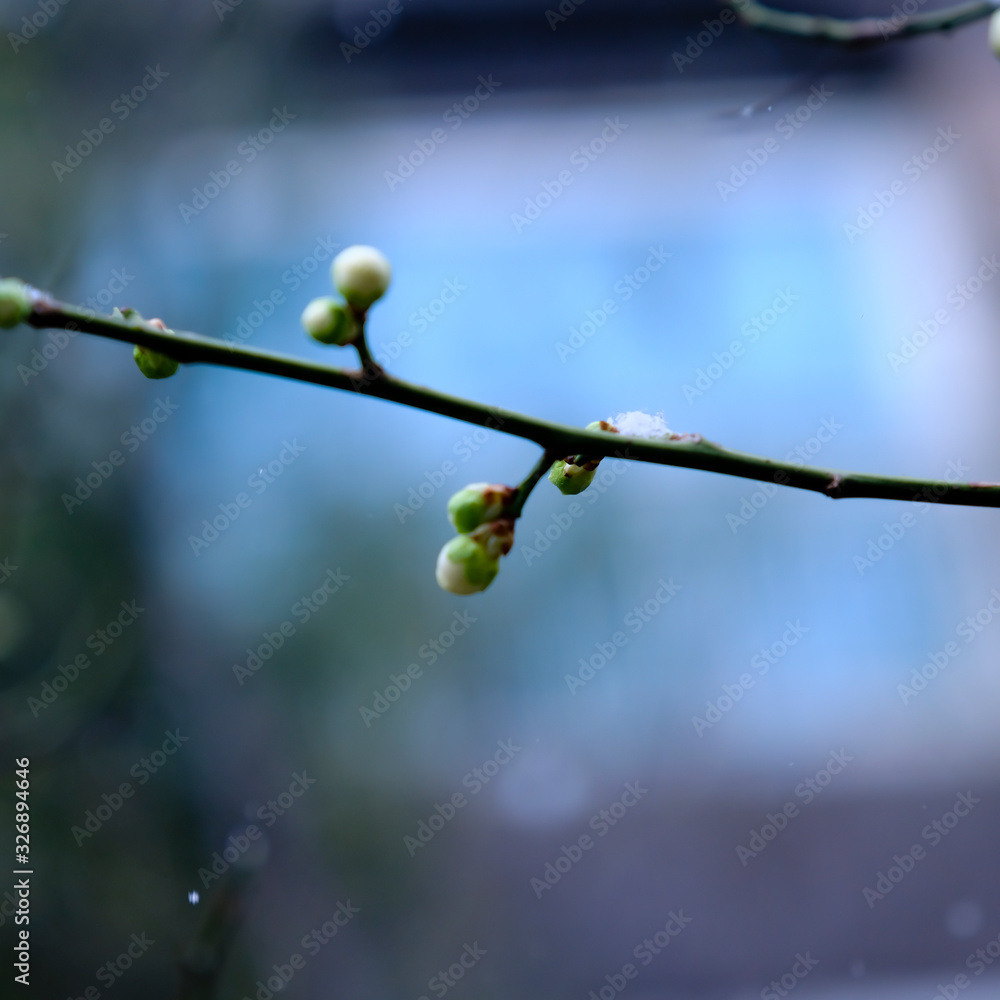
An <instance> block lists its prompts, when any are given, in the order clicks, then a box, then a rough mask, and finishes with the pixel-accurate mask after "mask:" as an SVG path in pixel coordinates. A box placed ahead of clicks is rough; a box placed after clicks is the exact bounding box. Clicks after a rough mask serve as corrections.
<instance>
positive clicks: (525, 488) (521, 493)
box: [504, 451, 555, 518]
mask: <svg viewBox="0 0 1000 1000" xmlns="http://www.w3.org/2000/svg"><path fill="white" fill-rule="evenodd" d="M554 461H555V459H554V458H553V457H552V453H551V452H548V451H543V452H542V457H541V458H540V459H539V460H538V462H537V463H536V465H535V467H534V468H533V469H532V470H531V472H529V473H528V477H527V479H525V480H524V482H523V483H521V485H520V486H518V488H517V495H516V496H515V497H514V502H513V503H512V504H511V505H510V507H508V508H507V510H506V512H505V514H504V516H505V517H511V518H518V517H520V516H521V511H522V510H524V505H525V503H526V502H527V500H528V497H530V496H531V491H532V490H533V489H534V488H535V484H536V483H537V482H538V480H539V479H541V478H542V476H544V475H545V473H546V472H548V471H549V469H551V468H552V463H553V462H554Z"/></svg>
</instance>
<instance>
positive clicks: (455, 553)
mask: <svg viewBox="0 0 1000 1000" xmlns="http://www.w3.org/2000/svg"><path fill="white" fill-rule="evenodd" d="M516 495H517V491H516V490H514V489H512V488H511V487H510V486H501V485H499V484H496V483H471V484H470V485H469V486H466V487H465V489H462V490H459V491H458V492H457V493H456V494H455V495H454V496H453V497H452V498H451V499H450V500H449V501H448V517H449V519H450V520H451V523H452V524H453V525H454V526H455V528H456V529H457V530H458V532H459V534H458V535H456V536H455V537H454V538H453V539H452V540H451V541H450V542H448V543H447V544H446V545H445V546H444V548H443V549H441V552H440V554H439V555H438V560H437V573H436V575H437V582H438V584H439V585H440V586H441V588H442V589H444V590H447V591H449V592H450V593H452V594H476V593H478V592H479V591H481V590H485V589H486V588H487V587H488V586H489V585H490V584H491V583H492V582H493V578H494V577H495V576H496V575H497V573H498V572H499V570H500V557H501V556H505V555H507V553H508V552H510V550H511V548H512V547H513V545H514V519H513V518H512V517H503V516H502V515H503V513H504V511H505V510H506V509H507V508H508V507H509V505H510V504H511V502H512V501H513V500H514V498H515V497H516Z"/></svg>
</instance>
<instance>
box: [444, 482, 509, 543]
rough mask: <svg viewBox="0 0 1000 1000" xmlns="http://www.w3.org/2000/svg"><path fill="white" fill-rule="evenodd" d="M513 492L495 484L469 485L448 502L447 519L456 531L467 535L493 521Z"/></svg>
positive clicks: (506, 487)
mask: <svg viewBox="0 0 1000 1000" xmlns="http://www.w3.org/2000/svg"><path fill="white" fill-rule="evenodd" d="M514 492H515V491H514V490H513V489H511V488H510V487H509V486H500V485H498V484H496V483H470V484H469V485H468V486H466V487H465V489H462V490H459V491H458V492H457V493H456V494H455V495H454V496H453V497H452V498H451V499H450V500H449V501H448V518H449V519H450V520H451V523H452V524H453V525H455V528H456V529H457V530H458V531H460V532H462V534H467V533H468V532H470V531H472V530H473V529H474V528H478V527H479V525H481V524H484V523H485V522H486V521H495V520H496V519H497V518H498V517H499V516H500V514H501V513H502V512H503V509H504V507H505V506H506V505H507V504H508V503H510V501H511V500H512V499H513V497H514Z"/></svg>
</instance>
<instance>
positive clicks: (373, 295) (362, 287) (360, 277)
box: [330, 246, 392, 312]
mask: <svg viewBox="0 0 1000 1000" xmlns="http://www.w3.org/2000/svg"><path fill="white" fill-rule="evenodd" d="M330 274H331V275H332V277H333V284H334V286H335V287H336V289H337V291H338V292H340V294H341V295H343V296H344V298H345V299H347V301H348V302H350V303H351V305H352V306H354V308H355V309H359V310H361V311H362V312H363V311H364V310H365V309H367V308H368V307H369V306H370V305H371V304H372V303H373V302H375V301H376V300H377V299H380V298H382V296H383V295H385V291H386V289H387V288H388V287H389V282H390V280H391V279H392V265H391V264H390V263H389V261H388V258H387V257H386V256H385V254H383V253H382V252H381V251H379V250H376V249H375V247H369V246H353V247H348V248H347V249H346V250H341V251H340V253H338V254H337V256H336V257H334V258H333V263H332V264H331V265H330Z"/></svg>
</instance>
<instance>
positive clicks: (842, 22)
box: [726, 0, 997, 45]
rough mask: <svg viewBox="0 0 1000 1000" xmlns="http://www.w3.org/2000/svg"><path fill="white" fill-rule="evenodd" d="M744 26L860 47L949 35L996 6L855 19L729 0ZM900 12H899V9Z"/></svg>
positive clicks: (980, 0) (971, 2) (971, 3)
mask: <svg viewBox="0 0 1000 1000" xmlns="http://www.w3.org/2000/svg"><path fill="white" fill-rule="evenodd" d="M726 2H727V3H728V4H729V6H730V7H732V8H733V9H734V10H735V11H736V12H737V14H738V15H739V17H740V19H741V20H742V21H743V23H744V24H746V25H747V26H749V27H751V28H758V29H760V30H761V31H773V32H777V33H778V34H783V35H798V36H799V37H801V38H814V39H818V40H821V41H826V42H836V43H837V44H839V45H861V44H871V43H873V42H888V41H892V40H893V39H897V38H908V37H911V36H913V35H923V34H927V33H929V32H934V31H948V30H949V29H951V28H957V27H959V26H960V25H963V24H968V23H969V22H971V21H978V20H979V19H980V18H984V17H989V16H990V15H991V14H992V13H993V12H994V11H995V10H996V9H997V4H996V3H993V2H989V0H967V2H966V3H959V4H955V5H954V6H952V7H945V8H944V9H943V10H929V11H924V12H921V13H919V14H914V15H912V16H911V17H900V16H899V15H898V14H894V15H893V16H891V17H860V18H855V19H850V18H842V17H827V16H826V15H823V14H797V13H794V12H792V11H786V10H776V9H775V8H774V7H768V6H766V5H765V4H762V3H758V2H757V0H726ZM897 9H898V8H897Z"/></svg>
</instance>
